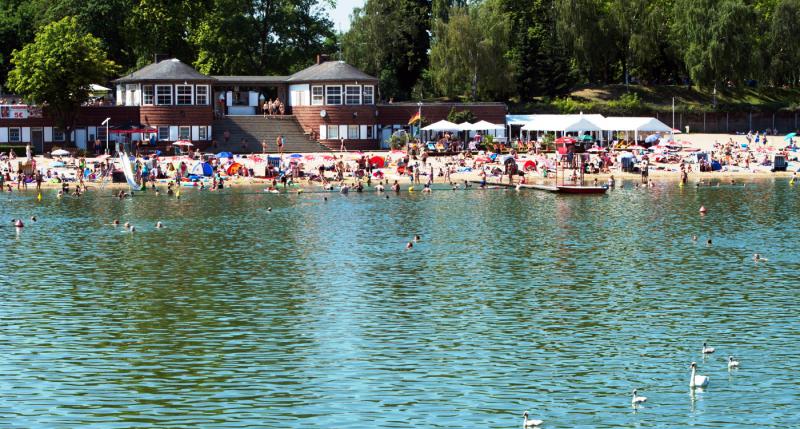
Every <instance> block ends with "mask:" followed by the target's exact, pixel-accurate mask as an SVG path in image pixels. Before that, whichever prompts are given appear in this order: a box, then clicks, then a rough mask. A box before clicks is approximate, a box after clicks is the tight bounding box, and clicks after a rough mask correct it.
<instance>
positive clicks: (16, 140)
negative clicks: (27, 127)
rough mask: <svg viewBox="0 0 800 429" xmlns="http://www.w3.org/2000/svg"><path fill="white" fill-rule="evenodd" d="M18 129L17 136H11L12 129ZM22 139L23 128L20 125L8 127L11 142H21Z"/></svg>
mask: <svg viewBox="0 0 800 429" xmlns="http://www.w3.org/2000/svg"><path fill="white" fill-rule="evenodd" d="M12 130H17V138H16V139H14V138H11V131H12ZM21 141H22V128H20V127H10V128H9V129H8V142H9V143H20V142H21Z"/></svg>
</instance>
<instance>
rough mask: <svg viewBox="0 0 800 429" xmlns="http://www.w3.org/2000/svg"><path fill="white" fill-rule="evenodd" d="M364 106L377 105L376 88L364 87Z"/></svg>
mask: <svg viewBox="0 0 800 429" xmlns="http://www.w3.org/2000/svg"><path fill="white" fill-rule="evenodd" d="M363 103H364V104H375V87H374V86H366V85H365V86H364V101H363Z"/></svg>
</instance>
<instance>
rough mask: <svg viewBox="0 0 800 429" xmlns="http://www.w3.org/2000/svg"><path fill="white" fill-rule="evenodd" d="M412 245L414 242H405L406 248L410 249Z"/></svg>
mask: <svg viewBox="0 0 800 429" xmlns="http://www.w3.org/2000/svg"><path fill="white" fill-rule="evenodd" d="M412 247H414V243H412V242H410V241H409V242H408V244H406V250H408V249H411V248H412Z"/></svg>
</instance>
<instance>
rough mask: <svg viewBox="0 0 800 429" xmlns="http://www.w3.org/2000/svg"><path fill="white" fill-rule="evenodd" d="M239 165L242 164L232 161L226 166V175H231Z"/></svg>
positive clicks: (236, 170) (237, 169)
mask: <svg viewBox="0 0 800 429" xmlns="http://www.w3.org/2000/svg"><path fill="white" fill-rule="evenodd" d="M241 166H242V164H239V163H238V162H234V163H233V164H231V165H230V166H228V169H227V170H226V171H225V172H226V173H228V176H233V174H234V173H236V172H238V171H239V168H240V167H241Z"/></svg>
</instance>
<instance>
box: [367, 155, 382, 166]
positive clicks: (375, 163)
mask: <svg viewBox="0 0 800 429" xmlns="http://www.w3.org/2000/svg"><path fill="white" fill-rule="evenodd" d="M369 163H370V165H372V166H374V167H375V168H383V166H384V164H385V163H386V160H384V159H383V158H382V157H380V156H373V157H372V158H370V159H369Z"/></svg>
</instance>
